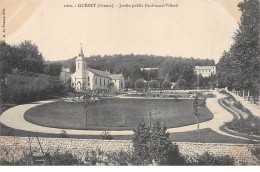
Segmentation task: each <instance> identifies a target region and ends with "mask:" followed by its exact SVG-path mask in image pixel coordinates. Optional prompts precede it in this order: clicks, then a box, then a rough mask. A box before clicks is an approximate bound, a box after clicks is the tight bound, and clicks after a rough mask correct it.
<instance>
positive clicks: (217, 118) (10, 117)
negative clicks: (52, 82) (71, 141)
mask: <svg viewBox="0 0 260 172" xmlns="http://www.w3.org/2000/svg"><path fill="white" fill-rule="evenodd" d="M214 94H215V95H216V98H208V99H207V102H206V104H207V107H208V109H209V110H210V111H211V112H212V113H213V116H214V117H213V119H212V120H209V121H206V122H203V123H200V129H204V128H210V129H212V130H213V131H215V132H217V133H219V134H222V135H226V136H230V137H235V138H240V139H246V138H243V137H239V136H234V135H231V134H228V133H225V132H223V131H221V130H220V129H219V127H220V126H222V125H223V124H224V123H225V122H228V121H231V120H232V119H233V115H232V114H230V113H229V112H228V111H227V110H225V109H224V108H223V107H221V106H220V105H219V104H218V100H219V99H221V98H223V97H225V96H224V95H222V94H219V93H217V92H214ZM51 102H54V101H40V102H37V103H32V104H25V105H18V106H15V107H13V108H10V109H8V110H6V111H5V112H4V113H3V114H2V115H1V116H0V122H1V123H2V124H4V125H6V126H8V127H11V128H14V129H18V130H25V131H31V132H40V133H50V134H60V133H61V129H58V128H51V127H43V126H39V125H35V124H32V123H29V122H27V121H26V120H25V119H24V113H25V112H26V111H27V110H29V109H30V108H33V107H36V106H39V105H42V104H45V103H51ZM196 129H197V125H196V124H194V125H188V126H184V127H178V128H169V129H168V131H169V133H173V132H186V131H193V130H196ZM66 132H67V133H68V134H69V135H101V134H102V133H103V131H95V130H72V129H66ZM110 134H111V135H132V134H133V131H131V130H124V131H110ZM246 140H247V139H246Z"/></svg>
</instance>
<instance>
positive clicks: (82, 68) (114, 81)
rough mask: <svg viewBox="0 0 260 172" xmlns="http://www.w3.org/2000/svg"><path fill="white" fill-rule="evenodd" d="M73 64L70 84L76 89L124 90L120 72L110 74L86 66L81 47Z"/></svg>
mask: <svg viewBox="0 0 260 172" xmlns="http://www.w3.org/2000/svg"><path fill="white" fill-rule="evenodd" d="M75 64H76V71H75V73H73V74H72V75H71V84H72V86H73V87H74V88H75V89H76V90H87V89H90V90H96V89H102V90H111V91H124V90H125V82H124V77H123V75H122V74H110V72H108V71H101V70H96V69H92V68H89V67H87V64H86V62H85V61H84V54H83V50H82V47H81V52H80V54H79V56H78V57H77V58H76V60H75Z"/></svg>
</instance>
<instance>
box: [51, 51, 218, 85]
mask: <svg viewBox="0 0 260 172" xmlns="http://www.w3.org/2000/svg"><path fill="white" fill-rule="evenodd" d="M75 59H76V57H74V58H71V59H69V60H66V61H62V65H63V66H64V67H67V68H70V70H71V73H74V72H75V68H76V65H75ZM84 60H85V61H86V64H87V66H88V67H90V68H94V69H98V70H102V71H105V70H109V71H110V72H111V73H122V74H123V76H124V78H125V80H126V87H127V88H135V83H136V81H137V80H140V79H143V80H145V81H152V80H156V81H158V82H159V83H160V84H162V83H163V82H164V81H165V80H167V81H168V82H178V81H179V83H180V82H181V83H180V84H179V85H181V87H182V88H193V87H195V86H197V85H198V84H197V81H198V78H197V77H196V75H195V73H194V68H195V66H211V65H215V61H214V60H212V59H195V58H193V57H190V58H184V57H172V56H167V57H163V56H155V55H139V54H137V55H134V54H127V55H122V54H115V55H105V56H100V55H96V56H90V57H86V58H85V59H84ZM55 63H58V62H55ZM141 68H157V69H153V70H141ZM200 80H201V86H203V85H204V86H205V87H206V86H208V85H209V84H208V83H209V81H208V80H204V78H202V77H200ZM210 81H212V79H210ZM203 83H204V84H203Z"/></svg>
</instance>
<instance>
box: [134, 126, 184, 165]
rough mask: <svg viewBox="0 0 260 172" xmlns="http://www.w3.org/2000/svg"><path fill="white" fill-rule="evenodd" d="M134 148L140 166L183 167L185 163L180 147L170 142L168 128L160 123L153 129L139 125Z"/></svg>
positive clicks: (135, 132)
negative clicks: (153, 164)
mask: <svg viewBox="0 0 260 172" xmlns="http://www.w3.org/2000/svg"><path fill="white" fill-rule="evenodd" d="M133 147H134V152H133V154H134V157H136V160H137V161H136V162H137V163H138V165H148V164H152V163H156V164H158V165H183V164H184V161H185V160H184V158H183V157H182V156H181V155H180V152H179V149H178V146H177V145H175V144H172V142H171V141H170V140H169V133H168V132H167V128H166V127H165V126H163V125H162V124H161V123H159V122H157V123H154V124H153V126H152V127H146V125H145V123H144V122H141V123H139V125H138V127H137V129H135V130H134V135H133Z"/></svg>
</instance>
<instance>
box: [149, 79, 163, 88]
mask: <svg viewBox="0 0 260 172" xmlns="http://www.w3.org/2000/svg"><path fill="white" fill-rule="evenodd" d="M148 87H149V88H152V89H156V88H159V87H160V83H159V81H158V80H151V81H149V82H148Z"/></svg>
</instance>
